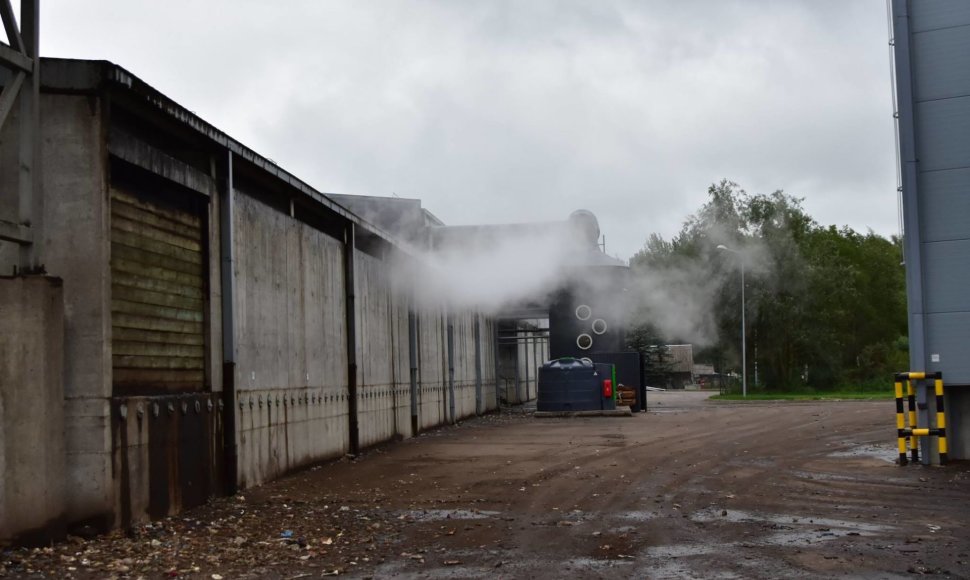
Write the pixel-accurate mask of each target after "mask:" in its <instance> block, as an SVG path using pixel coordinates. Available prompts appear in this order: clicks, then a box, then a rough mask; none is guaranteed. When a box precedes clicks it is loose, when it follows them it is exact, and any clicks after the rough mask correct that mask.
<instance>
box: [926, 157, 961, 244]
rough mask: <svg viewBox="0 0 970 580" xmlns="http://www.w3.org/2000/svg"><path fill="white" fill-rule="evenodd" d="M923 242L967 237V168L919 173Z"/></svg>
mask: <svg viewBox="0 0 970 580" xmlns="http://www.w3.org/2000/svg"><path fill="white" fill-rule="evenodd" d="M919 189H920V192H921V194H922V195H921V196H920V226H921V231H920V233H921V234H922V238H923V241H924V242H938V241H943V240H955V239H965V238H970V168H967V169H952V170H949V171H931V172H929V173H923V174H921V175H920V176H919Z"/></svg>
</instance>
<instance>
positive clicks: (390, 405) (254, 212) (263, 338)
mask: <svg viewBox="0 0 970 580" xmlns="http://www.w3.org/2000/svg"><path fill="white" fill-rule="evenodd" d="M41 102H42V119H43V125H42V141H43V143H44V146H43V148H42V154H43V163H44V167H45V168H47V169H46V170H45V171H44V172H43V186H44V191H45V197H46V200H47V203H46V210H45V225H46V230H45V232H46V236H45V239H46V252H45V255H44V263H45V264H46V266H47V270H48V271H49V272H51V273H54V274H56V275H58V276H59V277H60V278H62V279H63V287H62V289H61V290H60V291H59V292H60V293H61V294H60V296H61V297H62V300H63V302H62V304H63V361H64V362H63V373H60V372H58V371H57V369H56V368H55V366H54V365H51V366H49V367H48V369H49V370H51V371H52V372H56V373H57V374H58V376H63V383H62V384H61V385H60V386H61V388H62V394H61V395H58V396H55V395H53V394H51V393H47V394H46V395H44V397H46V399H44V398H41V399H35V397H34V395H33V394H31V398H30V401H31V402H32V403H34V402H36V403H38V404H40V405H41V406H44V405H43V401H44V400H55V399H57V400H62V401H63V406H58V405H54V406H53V407H51V408H52V409H54V410H59V411H60V412H61V413H62V415H60V416H55V415H56V414H55V413H54V411H50V414H48V415H46V416H45V417H46V419H45V420H46V421H47V422H48V423H49V424H51V425H55V424H56V425H55V426H54V427H52V428H55V429H60V430H61V431H63V433H64V436H63V443H62V447H58V446H57V445H55V444H53V443H51V444H49V445H45V446H44V453H42V454H40V455H38V457H41V456H43V457H45V458H46V459H45V460H44V461H48V460H52V458H57V457H59V458H60V461H61V462H62V468H61V471H60V472H57V473H59V476H58V475H55V471H54V470H55V467H53V466H52V464H50V463H45V464H44V465H45V467H43V469H47V470H48V472H47V473H48V474H49V475H48V476H45V477H43V478H40V479H42V480H46V481H47V482H48V484H47V485H46V487H44V488H43V490H46V491H45V493H48V495H46V496H44V497H45V499H44V501H47V502H48V504H47V505H48V507H47V508H44V509H32V510H30V518H27V519H23V518H22V517H21V515H19V514H20V512H16V509H15V511H10V508H8V507H3V508H2V509H4V510H7V511H4V512H0V525H2V526H5V527H4V528H3V529H2V531H3V535H4V536H8V535H11V534H15V533H20V532H23V531H27V530H28V527H31V528H32V527H36V526H39V525H43V523H44V522H42V521H40V520H39V519H38V518H40V519H44V521H47V519H49V516H52V514H53V515H55V516H57V517H60V516H61V515H63V520H58V521H64V522H67V523H68V524H77V523H91V524H93V525H94V526H95V527H96V528H102V529H103V528H108V527H112V526H118V525H121V524H127V523H134V522H137V521H140V520H144V519H146V518H148V517H159V516H160V515H165V514H166V513H172V512H174V511H177V510H179V509H181V506H182V503H181V502H180V498H179V497H178V494H179V493H180V492H178V491H177V490H176V489H175V487H172V488H171V489H169V490H168V491H166V490H165V489H162V490H161V492H159V487H160V486H161V487H162V488H164V487H165V486H167V485H169V483H170V482H167V481H160V480H159V479H158V477H156V476H155V475H153V474H158V473H162V472H164V471H165V469H164V468H165V464H164V463H163V464H161V465H154V466H153V464H154V463H157V462H158V460H157V457H158V456H159V449H158V448H159V447H161V448H163V449H162V450H161V454H162V455H165V454H168V457H167V459H166V461H170V462H171V461H175V462H177V463H180V464H181V463H186V465H187V464H189V463H192V464H194V462H193V461H194V460H193V456H191V455H185V450H186V449H189V450H191V449H192V447H193V441H190V440H189V439H186V438H187V437H190V436H191V434H192V433H194V432H196V433H201V434H204V435H199V437H198V439H199V441H198V443H197V444H196V445H195V446H196V447H205V448H206V452H205V453H202V454H201V455H200V457H201V459H200V461H206V462H208V465H207V468H208V469H210V470H211V472H218V471H219V469H220V468H221V463H220V462H221V459H222V453H223V449H222V444H221V436H220V433H221V430H222V426H223V413H224V411H223V409H221V407H220V402H221V401H220V396H219V395H220V393H219V391H220V389H221V388H222V384H223V381H222V375H221V373H222V368H223V367H222V362H223V353H222V349H221V344H222V336H221V332H222V320H221V309H220V299H221V292H222V289H221V287H220V268H221V257H222V256H221V255H220V251H219V248H220V244H219V220H218V216H219V199H218V197H216V196H213V197H212V198H210V200H209V203H208V206H207V207H208V215H207V216H206V217H207V220H206V223H207V229H206V233H207V235H208V250H209V253H208V259H209V272H208V286H207V288H208V296H207V311H206V333H207V336H206V345H207V351H206V356H207V361H206V381H205V383H206V390H205V392H201V393H191V394H185V395H173V396H167V398H166V397H163V396H161V395H159V396H137V397H135V396H133V397H113V392H112V358H111V270H110V264H111V261H110V260H111V236H110V231H111V228H110V223H111V206H110V203H109V201H108V200H109V199H110V196H109V193H110V192H109V181H110V179H109V176H110V171H109V168H110V167H112V165H111V163H117V161H112V159H114V158H113V157H109V154H108V148H107V142H108V137H107V136H108V134H109V133H110V131H109V130H108V125H109V122H113V121H111V120H110V119H107V118H106V114H105V112H104V111H103V109H102V107H103V103H104V101H103V100H102V99H101V98H99V97H96V96H91V95H63V94H45V95H44V96H43V97H42V99H41ZM129 114H131V113H129ZM160 126H161V125H160ZM11 127H13V128H14V129H15V128H16V123H8V124H7V126H6V127H4V129H3V131H2V133H0V168H5V169H6V170H5V171H0V185H2V186H4V187H10V186H12V187H16V179H15V177H16V172H15V171H14V172H11V171H9V168H10V167H11V166H12V165H11V164H10V163H9V161H10V158H11V151H12V150H13V149H15V147H13V145H12V144H15V143H16V135H15V134H14V135H11V133H10V131H11V130H12V129H11ZM135 137H136V138H137V135H136V136H135ZM196 153H199V152H196ZM223 153H224V151H216V152H214V153H212V158H213V160H218V159H220V155H221V154H223ZM14 166H15V165H14ZM213 167H214V168H215V167H216V164H213ZM213 171H216V169H213ZM203 177H204V174H203ZM223 177H224V176H220V177H219V179H220V180H221V179H222V178H223ZM264 177H265V176H264ZM213 183H216V181H215V180H213ZM220 183H221V181H220ZM259 183H273V182H272V179H270V178H266V180H264V178H262V177H261V178H260V181H259ZM156 186H157V184H156ZM162 187H163V189H164V187H165V186H164V185H163V186H162ZM213 187H214V186H213ZM260 187H263V186H262V185H260V186H257V185H252V184H251V183H250V182H248V181H246V182H243V183H241V184H239V183H237V189H236V191H235V192H234V193H233V203H234V212H233V216H232V220H233V227H234V238H233V239H234V242H233V252H234V262H233V267H234V271H233V279H234V281H235V293H234V296H233V309H234V312H235V316H234V318H235V338H236V345H237V346H236V357H235V358H236V365H235V375H234V377H232V378H233V379H234V384H235V388H236V400H235V404H234V405H233V406H232V409H233V410H234V412H235V413H236V434H235V435H236V442H237V445H238V460H239V462H238V466H237V481H238V483H239V484H240V486H241V487H246V486H251V485H256V484H258V483H261V482H264V481H268V480H271V479H274V478H276V477H279V476H280V475H281V474H283V473H286V472H287V471H290V470H293V469H297V468H299V467H301V466H305V465H308V464H311V463H314V462H319V461H322V460H326V459H328V458H333V457H338V456H340V455H342V454H344V453H346V452H347V451H348V450H349V448H350V432H349V422H350V421H349V416H348V409H349V407H350V405H349V401H348V396H349V390H348V372H347V328H346V305H347V300H346V287H345V274H344V257H345V245H344V242H343V240H339V239H335V238H334V237H332V236H330V235H328V234H325V233H323V232H321V231H319V230H318V229H316V228H315V227H313V226H311V225H308V224H307V223H305V222H303V221H300V220H299V219H296V218H294V217H293V216H292V214H291V213H290V212H287V211H285V210H284V211H281V210H280V207H278V206H276V205H270V204H268V203H266V202H265V201H263V200H266V199H272V198H273V196H277V197H278V196H279V190H277V189H272V190H271V191H270V190H260V189H259V188H260ZM280 187H283V186H282V185H281V186H280ZM340 219H343V218H340ZM370 251H371V252H372V253H367V252H363V251H359V250H358V251H356V253H355V263H356V273H355V281H356V288H355V295H356V321H357V344H356V348H357V360H358V363H359V365H358V389H357V396H358V399H357V407H358V423H359V434H360V444H361V446H362V447H366V446H369V445H374V444H378V443H381V442H383V441H388V440H392V439H395V438H400V437H410V436H413V435H414V434H415V433H414V432H413V430H412V417H411V405H412V401H411V389H410V360H409V354H410V348H409V341H408V334H409V332H408V311H409V308H410V303H409V301H408V299H407V297H406V296H404V295H403V293H401V292H399V291H398V289H397V288H396V286H395V281H394V280H391V279H389V276H388V272H389V271H390V269H389V268H388V267H387V263H386V261H385V259H384V257H383V256H382V252H386V251H388V250H387V248H386V247H385V248H383V249H381V247H380V246H379V247H378V250H376V251H375V250H370ZM374 253H376V254H377V255H374ZM16 255H17V252H16V247H15V246H12V245H11V244H0V268H3V269H4V270H9V269H10V267H11V266H12V265H13V264H14V263H16ZM40 296H41V295H40V294H38V295H37V298H38V299H40ZM12 299H13V298H11V300H12ZM27 312H30V310H24V313H27ZM2 318H3V320H4V324H8V318H9V316H8V314H7V313H6V312H4V314H3V316H2ZM416 319H417V345H416V346H417V360H418V365H419V369H418V377H417V378H418V385H417V387H418V388H417V397H416V399H417V400H416V408H417V421H416V424H417V428H418V429H419V430H422V429H428V428H432V427H434V426H437V425H441V424H444V423H447V422H451V421H454V420H459V419H461V418H464V417H468V416H471V415H473V414H475V413H476V411H477V408H478V407H480V409H481V410H482V411H487V410H490V409H494V408H496V392H495V386H494V381H495V357H496V352H495V345H494V334H493V333H494V324H493V321H492V320H490V319H488V318H486V317H485V316H482V315H480V314H475V313H471V312H457V313H452V314H451V315H450V317H449V316H447V315H446V313H445V311H444V310H443V309H429V310H426V311H421V312H417V313H416ZM476 319H478V321H479V332H480V336H481V340H480V346H479V348H480V359H481V365H480V369H481V393H480V399H479V400H480V404H477V401H476V399H477V398H478V396H479V395H478V388H479V387H478V382H479V381H478V376H477V373H478V371H477V370H476V364H475V360H476V354H477V353H476V346H475V345H476V341H475V321H476ZM52 320H53V319H52ZM449 321H450V323H451V325H452V337H453V346H454V358H453V359H452V360H451V361H449V358H448V340H447V336H448V331H447V325H448V323H449ZM24 324H28V325H32V327H33V328H34V330H35V331H37V332H40V331H44V332H48V331H54V330H57V329H59V328H60V326H58V324H59V323H58V322H56V321H53V322H50V323H48V321H47V320H46V319H45V320H40V319H33V320H32V321H27V322H24ZM18 338H19V336H18ZM3 352H4V353H8V352H13V351H11V350H10V349H8V348H6V347H5V348H4V351H3ZM28 359H29V360H45V359H44V358H40V359H30V357H28ZM28 359H25V360H28ZM449 363H450V364H451V365H452V366H453V367H454V400H453V401H451V400H449ZM9 372H13V371H9ZM18 372H19V371H18ZM3 387H4V388H5V389H6V391H5V392H4V398H3V400H0V406H2V407H3V409H2V412H3V413H5V415H4V424H3V431H4V435H3V437H4V438H3V439H2V440H0V448H2V449H3V455H2V463H0V467H2V468H3V469H2V470H0V471H2V472H3V473H4V474H5V475H4V480H3V481H4V484H3V485H4V487H3V491H2V493H0V497H4V498H6V497H14V496H12V495H11V494H13V493H17V494H20V493H22V492H21V491H17V490H18V489H20V488H18V486H22V483H18V482H19V481H20V480H18V479H17V478H20V477H25V475H24V474H28V475H27V476H28V477H31V478H34V481H37V477H38V476H37V473H38V472H37V469H34V468H30V469H27V468H22V467H17V466H18V465H21V463H22V460H21V458H20V456H19V455H17V453H19V451H18V449H20V448H22V447H23V446H22V445H21V446H19V447H18V448H17V449H14V450H13V451H11V442H12V441H14V440H16V441H18V442H19V441H21V440H22V439H23V437H22V436H21V435H19V434H16V435H14V436H10V435H9V433H10V429H13V428H17V429H19V428H21V426H17V425H20V424H19V423H18V424H15V423H14V422H11V421H8V419H7V415H9V414H10V413H11V412H13V413H15V414H17V415H19V414H20V411H17V410H16V409H19V408H20V407H19V405H22V404H23V401H24V399H22V398H18V397H21V396H22V395H23V393H24V391H23V390H22V389H19V388H18V387H17V383H16V382H15V381H12V380H6V379H4V381H3ZM31 390H33V389H31ZM533 392H534V389H533ZM183 403H184V404H185V410H181V407H182V405H183ZM451 403H453V404H454V414H453V416H452V415H451V413H450V406H451ZM169 404H171V405H173V407H172V410H171V411H169V407H168V406H169ZM45 408H46V407H45ZM156 409H158V412H157V413H156V412H155V410H156ZM12 410H13V411H12ZM24 416H31V415H29V414H28V415H24ZM58 417H60V418H58ZM163 423H164V425H163ZM190 423H191V424H193V425H195V427H192V428H193V429H196V428H197V429H198V431H192V430H188V431H186V430H184V429H182V427H185V426H186V425H189V424H190ZM41 424H43V422H42V421H41V422H32V423H31V427H32V428H40V427H39V425H41ZM11 437H13V438H11ZM35 439H36V440H38V441H41V440H43V438H40V439H37V438H36V437H35ZM153 450H154V451H153ZM153 453H154V454H155V455H153ZM45 454H46V455H45ZM153 458H154V459H153ZM31 469H32V471H31ZM25 470H26V471H25ZM11 482H13V483H11ZM51 482H53V483H51ZM206 483H207V486H208V487H206V488H205V490H204V491H205V493H210V494H218V493H221V491H222V490H221V488H218V485H217V484H218V482H217V480H215V479H211V478H210V479H207V480H206ZM59 485H62V486H63V490H64V493H63V494H62V493H61V491H59V490H60V489H61V488H59V487H58V486H59ZM171 485H175V486H177V483H172V484H171ZM38 490H40V488H38ZM35 491H37V490H35ZM41 491H42V490H41ZM183 491H184V490H183ZM159 493H161V494H162V495H165V494H166V493H167V494H168V496H169V498H168V499H167V500H165V499H163V500H162V501H161V503H159V501H158V495H159ZM18 497H19V496H18ZM58 500H59V501H60V503H58ZM38 501H39V500H38ZM3 505H4V506H8V505H9V502H8V503H6V504H3ZM152 506H154V507H152ZM159 506H161V507H159ZM17 507H19V503H18V506H17ZM54 512H57V514H54ZM45 518H46V519H45Z"/></svg>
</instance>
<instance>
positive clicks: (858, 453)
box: [829, 443, 899, 463]
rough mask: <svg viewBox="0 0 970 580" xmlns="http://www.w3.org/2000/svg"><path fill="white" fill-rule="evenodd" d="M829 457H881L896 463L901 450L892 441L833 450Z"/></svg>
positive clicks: (887, 461) (888, 461)
mask: <svg viewBox="0 0 970 580" xmlns="http://www.w3.org/2000/svg"><path fill="white" fill-rule="evenodd" d="M829 457H871V458H873V459H880V460H882V461H885V462H886V463H896V459H898V458H899V451H897V449H896V446H895V445H893V444H892V443H886V444H879V445H873V444H867V445H856V446H855V447H850V448H848V449H840V450H839V451H833V452H832V453H829Z"/></svg>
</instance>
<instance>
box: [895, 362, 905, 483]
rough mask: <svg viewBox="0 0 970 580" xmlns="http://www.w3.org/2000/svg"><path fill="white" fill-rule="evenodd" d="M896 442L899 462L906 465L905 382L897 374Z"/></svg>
mask: <svg viewBox="0 0 970 580" xmlns="http://www.w3.org/2000/svg"><path fill="white" fill-rule="evenodd" d="M896 442H897V443H898V444H899V464H900V465H906V419H905V418H904V416H903V383H902V380H901V379H900V378H899V375H896Z"/></svg>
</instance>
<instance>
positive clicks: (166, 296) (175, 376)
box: [111, 188, 205, 395]
mask: <svg viewBox="0 0 970 580" xmlns="http://www.w3.org/2000/svg"><path fill="white" fill-rule="evenodd" d="M203 229H204V228H203V224H202V220H201V218H200V215H199V212H198V211H192V210H190V209H179V208H176V207H175V206H174V205H173V206H171V207H169V206H167V205H164V204H162V203H160V202H158V201H149V200H148V198H147V197H145V196H135V195H133V194H131V193H129V192H127V191H124V190H119V189H116V188H112V191H111V332H112V339H111V346H112V366H113V370H114V392H115V394H116V395H147V394H165V393H178V392H187V391H198V390H202V389H203V387H204V384H205V333H204V321H205V315H204V304H205V301H204V298H205V294H204V292H205V270H204V257H205V254H204V251H203V249H204V246H203V243H202V240H203Z"/></svg>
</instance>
